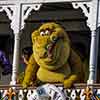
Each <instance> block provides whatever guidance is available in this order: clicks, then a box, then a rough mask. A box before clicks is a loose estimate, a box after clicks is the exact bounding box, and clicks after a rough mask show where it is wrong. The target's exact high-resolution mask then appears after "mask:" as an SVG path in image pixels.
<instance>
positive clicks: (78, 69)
mask: <svg viewBox="0 0 100 100" xmlns="http://www.w3.org/2000/svg"><path fill="white" fill-rule="evenodd" d="M69 63H70V65H71V70H72V74H71V75H70V76H69V78H68V79H67V80H65V81H64V86H65V87H66V88H70V87H71V86H72V84H73V83H75V82H81V78H82V76H83V73H82V68H83V66H82V61H81V59H80V57H79V55H78V54H77V53H76V52H75V51H74V50H72V49H71V54H70V57H69Z"/></svg>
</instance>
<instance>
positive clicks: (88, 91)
mask: <svg viewBox="0 0 100 100" xmlns="http://www.w3.org/2000/svg"><path fill="white" fill-rule="evenodd" d="M83 95H85V100H91V97H92V96H93V91H92V89H91V88H89V87H86V89H85V90H84V92H83Z"/></svg>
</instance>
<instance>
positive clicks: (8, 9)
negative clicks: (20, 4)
mask: <svg viewBox="0 0 100 100" xmlns="http://www.w3.org/2000/svg"><path fill="white" fill-rule="evenodd" d="M3 11H5V12H6V14H7V16H8V18H9V19H10V20H12V16H13V10H12V9H11V6H8V5H7V6H2V7H0V12H3Z"/></svg>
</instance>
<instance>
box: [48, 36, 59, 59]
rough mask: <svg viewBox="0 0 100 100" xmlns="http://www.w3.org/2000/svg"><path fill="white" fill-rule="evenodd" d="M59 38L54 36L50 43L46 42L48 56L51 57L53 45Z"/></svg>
mask: <svg viewBox="0 0 100 100" xmlns="http://www.w3.org/2000/svg"><path fill="white" fill-rule="evenodd" d="M59 39H60V38H59V37H56V38H54V39H53V41H52V42H51V43H50V44H48V49H47V56H48V58H52V56H53V53H52V52H53V49H54V47H55V45H56V43H57V42H58V40H59Z"/></svg>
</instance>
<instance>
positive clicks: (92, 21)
mask: <svg viewBox="0 0 100 100" xmlns="http://www.w3.org/2000/svg"><path fill="white" fill-rule="evenodd" d="M72 5H73V7H74V8H75V9H78V8H81V9H82V10H83V13H84V14H85V16H86V17H88V19H87V25H88V26H89V27H90V29H91V30H95V29H96V20H97V19H96V18H97V0H93V1H91V2H75V3H72Z"/></svg>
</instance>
